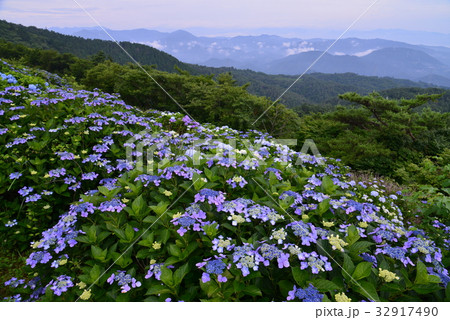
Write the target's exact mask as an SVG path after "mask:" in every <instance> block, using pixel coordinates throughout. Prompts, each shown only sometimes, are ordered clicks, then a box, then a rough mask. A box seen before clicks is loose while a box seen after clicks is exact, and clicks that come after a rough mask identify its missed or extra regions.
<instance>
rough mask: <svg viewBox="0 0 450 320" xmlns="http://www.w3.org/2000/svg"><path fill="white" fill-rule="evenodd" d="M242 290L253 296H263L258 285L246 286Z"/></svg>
mask: <svg viewBox="0 0 450 320" xmlns="http://www.w3.org/2000/svg"><path fill="white" fill-rule="evenodd" d="M241 292H242V293H244V294H246V295H249V296H252V297H257V296H260V297H261V296H262V292H261V290H260V289H259V288H258V287H257V286H245V287H244V289H242V291H241Z"/></svg>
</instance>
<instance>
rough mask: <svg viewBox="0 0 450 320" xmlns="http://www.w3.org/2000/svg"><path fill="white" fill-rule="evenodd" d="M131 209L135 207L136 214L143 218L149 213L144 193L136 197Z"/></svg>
mask: <svg viewBox="0 0 450 320" xmlns="http://www.w3.org/2000/svg"><path fill="white" fill-rule="evenodd" d="M131 209H133V212H134V215H136V217H137V218H138V219H140V218H142V217H143V216H144V215H145V214H146V213H147V211H148V207H147V202H146V201H145V200H144V197H142V194H141V195H139V197H137V198H136V199H134V201H133V203H132V204H131Z"/></svg>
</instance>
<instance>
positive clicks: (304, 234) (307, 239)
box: [287, 221, 319, 246]
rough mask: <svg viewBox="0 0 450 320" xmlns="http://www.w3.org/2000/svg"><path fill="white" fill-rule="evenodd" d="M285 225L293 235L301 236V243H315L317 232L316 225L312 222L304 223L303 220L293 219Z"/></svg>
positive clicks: (305, 244)
mask: <svg viewBox="0 0 450 320" xmlns="http://www.w3.org/2000/svg"><path fill="white" fill-rule="evenodd" d="M287 227H290V228H291V229H292V230H293V232H294V235H296V236H297V237H299V238H301V240H302V245H304V246H310V245H311V243H316V242H317V239H318V237H319V236H318V234H317V231H316V227H315V226H314V225H313V224H312V223H305V222H303V221H294V222H292V223H289V224H288V225H287Z"/></svg>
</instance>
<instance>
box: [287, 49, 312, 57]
mask: <svg viewBox="0 0 450 320" xmlns="http://www.w3.org/2000/svg"><path fill="white" fill-rule="evenodd" d="M310 51H314V48H313V47H307V48H305V47H298V48H290V49H287V50H286V53H287V55H288V56H291V55H293V54H299V53H304V52H310Z"/></svg>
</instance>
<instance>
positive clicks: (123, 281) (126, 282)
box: [106, 270, 141, 293]
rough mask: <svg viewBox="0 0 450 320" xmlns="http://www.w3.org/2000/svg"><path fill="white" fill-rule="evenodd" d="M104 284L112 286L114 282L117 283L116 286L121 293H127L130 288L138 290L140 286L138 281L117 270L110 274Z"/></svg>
mask: <svg viewBox="0 0 450 320" xmlns="http://www.w3.org/2000/svg"><path fill="white" fill-rule="evenodd" d="M106 282H108V283H109V284H110V285H112V284H113V283H114V282H117V284H118V285H119V286H120V289H121V293H127V292H128V291H130V290H131V288H138V287H140V286H141V282H140V281H137V280H136V279H135V278H133V277H132V276H131V275H129V274H127V273H126V272H125V271H121V270H117V272H115V273H113V274H111V276H110V277H109V278H108V279H107V280H106ZM130 284H131V287H130Z"/></svg>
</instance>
